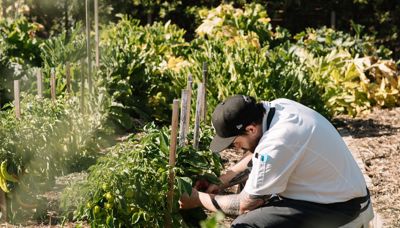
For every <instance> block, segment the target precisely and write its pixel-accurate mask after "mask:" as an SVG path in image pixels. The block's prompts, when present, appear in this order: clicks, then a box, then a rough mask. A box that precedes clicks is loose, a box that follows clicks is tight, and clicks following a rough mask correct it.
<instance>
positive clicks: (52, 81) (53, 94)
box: [50, 68, 56, 102]
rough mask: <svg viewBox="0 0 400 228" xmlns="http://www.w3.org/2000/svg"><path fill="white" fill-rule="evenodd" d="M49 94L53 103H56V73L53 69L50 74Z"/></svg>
mask: <svg viewBox="0 0 400 228" xmlns="http://www.w3.org/2000/svg"><path fill="white" fill-rule="evenodd" d="M50 93H51V100H52V101H53V102H55V101H56V73H55V69H54V68H51V72H50Z"/></svg>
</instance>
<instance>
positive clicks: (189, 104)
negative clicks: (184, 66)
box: [186, 74, 193, 133]
mask: <svg viewBox="0 0 400 228" xmlns="http://www.w3.org/2000/svg"><path fill="white" fill-rule="evenodd" d="M192 84H193V77H192V74H189V76H188V82H187V88H186V89H187V90H188V95H187V112H186V133H188V132H189V130H190V129H189V128H190V112H191V105H192Z"/></svg>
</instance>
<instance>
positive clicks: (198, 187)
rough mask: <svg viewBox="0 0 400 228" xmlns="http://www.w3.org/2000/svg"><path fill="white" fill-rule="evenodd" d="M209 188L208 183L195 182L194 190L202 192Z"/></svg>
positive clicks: (202, 181) (203, 181)
mask: <svg viewBox="0 0 400 228" xmlns="http://www.w3.org/2000/svg"><path fill="white" fill-rule="evenodd" d="M209 186H210V183H209V182H208V181H207V180H197V181H196V183H195V184H194V188H195V189H196V190H199V191H202V192H204V191H206V190H207V189H208V187H209Z"/></svg>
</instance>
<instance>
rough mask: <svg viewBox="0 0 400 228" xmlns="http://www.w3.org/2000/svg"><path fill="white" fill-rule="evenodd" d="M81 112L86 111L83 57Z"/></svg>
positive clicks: (83, 62) (82, 61) (83, 63)
mask: <svg viewBox="0 0 400 228" xmlns="http://www.w3.org/2000/svg"><path fill="white" fill-rule="evenodd" d="M80 103H81V112H82V113H84V112H85V61H84V60H83V59H81V101H80Z"/></svg>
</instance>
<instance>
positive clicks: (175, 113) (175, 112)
mask: <svg viewBox="0 0 400 228" xmlns="http://www.w3.org/2000/svg"><path fill="white" fill-rule="evenodd" d="M178 119H179V99H174V101H173V104H172V121H171V122H172V123H171V139H170V147H169V162H168V164H169V176H168V193H167V211H166V212H165V227H167V228H171V227H172V218H171V213H172V206H173V200H174V183H175V173H174V167H175V160H176V141H177V135H178Z"/></svg>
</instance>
